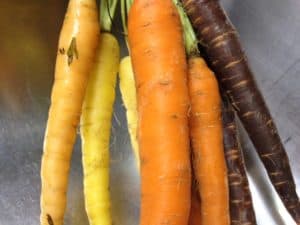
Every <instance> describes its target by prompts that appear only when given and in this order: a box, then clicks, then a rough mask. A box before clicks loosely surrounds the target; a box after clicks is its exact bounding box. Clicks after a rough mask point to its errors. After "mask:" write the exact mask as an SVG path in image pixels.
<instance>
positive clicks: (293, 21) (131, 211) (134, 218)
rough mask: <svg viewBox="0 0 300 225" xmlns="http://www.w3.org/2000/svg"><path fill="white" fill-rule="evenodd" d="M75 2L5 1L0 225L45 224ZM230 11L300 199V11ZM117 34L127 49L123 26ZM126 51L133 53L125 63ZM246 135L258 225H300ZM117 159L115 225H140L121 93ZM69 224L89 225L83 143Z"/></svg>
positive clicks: (276, 7) (0, 44)
mask: <svg viewBox="0 0 300 225" xmlns="http://www.w3.org/2000/svg"><path fill="white" fill-rule="evenodd" d="M66 2H67V1H59V0H44V1H40V0H27V1H21V0H10V1H5V0H2V1H0V225H15V224H18V225H34V224H39V212H40V210H39V195H40V174H39V170H40V159H41V155H42V143H43V135H44V129H45V124H46V119H47V111H48V107H49V103H50V102H49V95H50V90H51V85H52V82H53V73H54V62H55V54H56V45H57V40H58V33H59V30H60V27H61V24H62V20H63V14H64V12H65V8H66ZM221 2H222V4H223V5H224V7H225V8H226V10H227V12H228V15H229V17H230V18H231V20H232V22H233V23H234V25H236V28H237V30H238V31H239V33H240V37H241V41H242V43H243V46H244V48H245V49H246V52H247V55H248V57H249V61H250V64H251V65H252V68H253V70H254V72H255V74H256V79H257V81H258V83H259V86H260V87H261V89H262V92H263V94H264V95H265V97H266V99H267V103H268V105H269V107H270V108H271V112H272V114H273V116H274V119H275V121H276V123H277V126H278V128H279V132H280V135H281V137H282V139H283V140H284V142H285V146H286V149H287V151H288V155H289V157H290V161H291V165H292V170H293V172H294V175H295V177H296V184H297V187H298V189H297V191H298V193H300V164H299V158H300V151H299V149H297V147H299V146H300V138H299V137H300V88H299V87H300V76H299V73H300V45H299V43H300V13H299V12H300V1H299V0H284V1H283V0H243V1H241V0H223V1H221ZM114 30H115V33H116V34H117V35H118V36H119V39H122V35H121V31H120V26H118V24H116V25H115V27H114ZM122 43H123V42H122ZM125 49H126V48H125V45H124V44H123V46H122V51H123V55H125V54H126V50H125ZM242 134H243V138H242V139H243V146H244V152H245V155H246V163H247V169H248V172H249V175H250V176H249V178H250V183H251V189H252V193H253V198H254V204H255V210H256V215H257V219H258V224H259V225H266V224H268V225H293V224H294V223H293V222H292V221H291V218H290V217H289V215H287V213H286V211H285V209H284V208H283V206H282V205H281V203H280V201H279V199H278V197H277V196H276V194H275V193H274V191H273V189H272V188H271V187H270V184H269V181H268V180H267V179H266V175H265V172H264V170H263V168H262V166H261V163H260V162H259V161H258V158H257V155H256V154H255V153H254V150H253V147H252V145H251V143H249V141H248V138H247V136H246V135H245V134H244V132H243V130H242ZM111 152H112V153H111V156H112V159H111V191H112V202H113V220H114V224H116V225H119V224H120V225H133V224H138V217H139V179H138V174H137V172H136V168H135V164H134V160H133V157H132V153H131V149H130V143H129V138H128V134H127V129H126V118H125V114H124V107H123V105H122V102H121V100H120V94H119V91H118V98H117V101H116V104H115V113H114V119H113V135H112V141H111ZM65 224H66V225H79V224H81V225H82V224H88V222H87V219H86V215H85V211H84V203H83V193H82V167H81V153H80V143H79V141H78V142H77V144H76V146H75V150H74V154H73V159H72V169H71V174H70V182H69V191H68V206H67V212H66V218H65Z"/></svg>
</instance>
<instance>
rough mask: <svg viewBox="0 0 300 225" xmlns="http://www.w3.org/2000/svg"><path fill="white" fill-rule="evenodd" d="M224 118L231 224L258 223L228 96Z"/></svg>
mask: <svg viewBox="0 0 300 225" xmlns="http://www.w3.org/2000/svg"><path fill="white" fill-rule="evenodd" d="M222 119H223V135H224V139H223V142H224V151H225V158H226V164H227V172H228V183H229V197H230V219H231V225H243V224H247V225H256V219H255V213H254V209H253V205H252V197H251V193H250V189H249V184H248V179H247V175H246V171H245V166H244V165H245V163H244V158H243V155H242V152H241V149H240V143H239V138H238V132H237V126H236V121H235V113H234V111H233V108H232V107H231V105H230V103H229V102H228V101H227V99H226V97H224V98H223V108H222Z"/></svg>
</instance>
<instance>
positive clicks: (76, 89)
mask: <svg viewBox="0 0 300 225" xmlns="http://www.w3.org/2000/svg"><path fill="white" fill-rule="evenodd" d="M99 34H100V29H99V22H98V13H97V6H96V1H94V0H88V1H87V0H81V1H80V0H70V1H69V5H68V9H67V13H66V16H65V20H64V24H63V27H62V30H61V34H60V39H59V45H58V52H57V58H56V66H55V81H54V85H53V88H52V95H51V106H50V109H49V115H48V121H47V128H46V132H45V138H44V147H43V156H42V165H41V181H42V184H41V186H42V187H41V215H40V224H41V225H52V224H54V225H62V224H63V220H64V213H65V208H66V194H67V184H68V175H69V169H70V160H71V156H72V150H73V145H74V142H75V138H76V133H77V132H76V131H77V125H78V123H79V118H80V113H81V107H82V103H83V99H84V95H85V89H86V85H87V82H88V75H89V73H90V70H91V68H92V65H93V63H94V57H95V54H96V49H97V46H98V41H99ZM87 43H89V44H87Z"/></svg>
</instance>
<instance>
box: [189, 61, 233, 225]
mask: <svg viewBox="0 0 300 225" xmlns="http://www.w3.org/2000/svg"><path fill="white" fill-rule="evenodd" d="M189 91H190V98H191V115H190V129H191V130H190V132H191V140H192V150H193V164H194V173H195V177H196V179H197V183H198V190H199V194H200V199H201V225H229V224H230V220H229V193H228V184H227V168H226V162H225V156H224V148H223V132H222V119H221V98H220V94H219V88H218V83H217V80H216V78H215V76H214V74H213V73H212V71H211V70H210V69H209V68H208V67H207V65H206V63H205V61H204V60H203V59H202V58H200V57H195V58H190V59H189Z"/></svg>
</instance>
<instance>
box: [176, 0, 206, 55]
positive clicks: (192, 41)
mask: <svg viewBox="0 0 300 225" xmlns="http://www.w3.org/2000/svg"><path fill="white" fill-rule="evenodd" d="M173 2H174V4H175V5H176V7H177V10H178V13H179V15H180V20H181V23H182V26H183V36H184V41H185V48H186V52H187V55H188V56H193V55H199V54H200V52H199V49H198V40H197V37H196V34H195V32H194V29H193V27H192V24H191V22H190V20H189V18H188V16H187V15H186V13H185V11H184V9H183V6H182V3H181V2H180V1H179V0H173Z"/></svg>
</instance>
